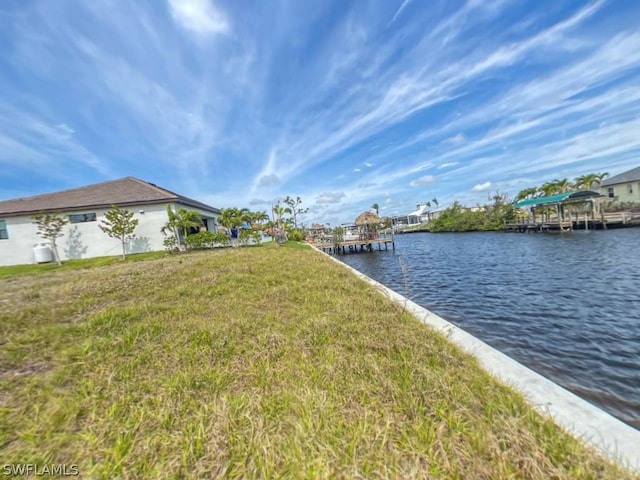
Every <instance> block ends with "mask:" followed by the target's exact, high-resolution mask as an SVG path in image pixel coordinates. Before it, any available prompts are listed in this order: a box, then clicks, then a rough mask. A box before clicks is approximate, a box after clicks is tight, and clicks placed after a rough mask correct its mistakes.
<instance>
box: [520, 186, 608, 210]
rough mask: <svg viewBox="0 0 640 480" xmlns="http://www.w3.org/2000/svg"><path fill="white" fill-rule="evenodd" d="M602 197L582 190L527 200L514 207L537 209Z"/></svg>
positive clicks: (596, 193) (590, 191)
mask: <svg viewBox="0 0 640 480" xmlns="http://www.w3.org/2000/svg"><path fill="white" fill-rule="evenodd" d="M601 196H602V195H600V194H599V193H598V192H594V191H592V190H580V191H579V192H566V193H558V194H557V195H550V196H548V197H536V198H528V199H526V200H520V201H519V202H516V203H515V204H514V206H515V207H516V208H524V207H537V206H539V205H548V204H552V203H576V202H583V201H586V200H589V199H591V198H596V197H601Z"/></svg>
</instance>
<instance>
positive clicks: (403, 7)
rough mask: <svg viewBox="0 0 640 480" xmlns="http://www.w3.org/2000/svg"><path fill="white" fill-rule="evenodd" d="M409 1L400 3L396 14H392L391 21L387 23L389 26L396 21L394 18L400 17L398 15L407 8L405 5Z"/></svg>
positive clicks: (405, 0)
mask: <svg viewBox="0 0 640 480" xmlns="http://www.w3.org/2000/svg"><path fill="white" fill-rule="evenodd" d="M410 1H411V0H404V1H403V2H402V4H401V5H400V6H399V7H398V9H397V10H396V12H395V13H394V14H393V17H392V18H391V21H390V22H389V23H390V24H391V23H393V22H395V21H396V18H398V17H399V16H400V14H401V13H402V11H403V10H404V9H405V8H406V7H407V5H408V4H409V2H410Z"/></svg>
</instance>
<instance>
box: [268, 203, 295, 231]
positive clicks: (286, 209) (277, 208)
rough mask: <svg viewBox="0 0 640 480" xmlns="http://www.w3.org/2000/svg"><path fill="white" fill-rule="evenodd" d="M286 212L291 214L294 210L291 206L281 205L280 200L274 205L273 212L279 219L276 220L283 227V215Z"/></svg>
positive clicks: (279, 226)
mask: <svg viewBox="0 0 640 480" xmlns="http://www.w3.org/2000/svg"><path fill="white" fill-rule="evenodd" d="M285 213H288V214H289V215H291V214H292V213H293V212H292V210H291V208H289V207H283V206H281V205H280V202H278V203H277V204H276V205H274V206H273V214H274V216H275V217H276V219H277V220H276V222H277V224H278V228H282V216H283V215H284V214H285Z"/></svg>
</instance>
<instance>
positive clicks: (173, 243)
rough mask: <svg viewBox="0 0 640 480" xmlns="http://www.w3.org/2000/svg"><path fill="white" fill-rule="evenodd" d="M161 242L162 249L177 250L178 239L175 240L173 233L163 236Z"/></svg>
mask: <svg viewBox="0 0 640 480" xmlns="http://www.w3.org/2000/svg"><path fill="white" fill-rule="evenodd" d="M162 244H163V245H164V249H165V250H166V251H167V252H176V251H178V240H176V237H174V236H173V235H171V236H170V237H167V238H165V239H164V240H163V241H162Z"/></svg>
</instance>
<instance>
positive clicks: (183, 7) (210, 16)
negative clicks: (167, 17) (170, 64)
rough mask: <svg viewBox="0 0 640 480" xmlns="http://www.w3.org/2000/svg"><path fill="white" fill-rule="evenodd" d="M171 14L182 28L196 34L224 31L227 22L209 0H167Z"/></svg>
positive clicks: (226, 29) (227, 25) (225, 30)
mask: <svg viewBox="0 0 640 480" xmlns="http://www.w3.org/2000/svg"><path fill="white" fill-rule="evenodd" d="M169 7H170V10H171V16H172V17H173V19H174V20H175V21H176V23H178V24H179V25H180V26H181V27H182V28H184V29H186V30H190V31H192V32H195V33H196V34H198V35H212V34H217V33H225V32H227V31H228V29H229V24H228V23H227V20H226V18H225V16H224V15H223V14H222V13H221V12H220V11H219V10H218V9H217V8H216V7H214V5H213V4H212V3H211V2H210V1H209V0H169Z"/></svg>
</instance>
